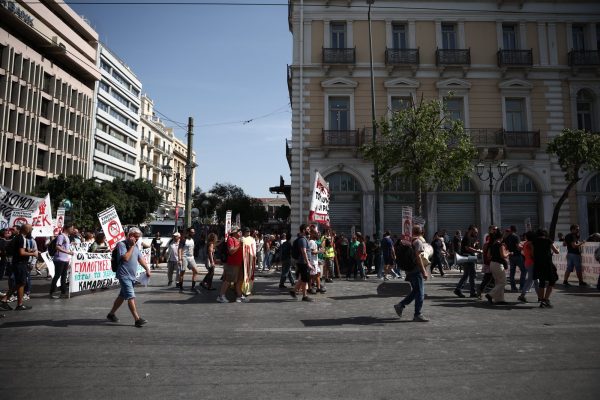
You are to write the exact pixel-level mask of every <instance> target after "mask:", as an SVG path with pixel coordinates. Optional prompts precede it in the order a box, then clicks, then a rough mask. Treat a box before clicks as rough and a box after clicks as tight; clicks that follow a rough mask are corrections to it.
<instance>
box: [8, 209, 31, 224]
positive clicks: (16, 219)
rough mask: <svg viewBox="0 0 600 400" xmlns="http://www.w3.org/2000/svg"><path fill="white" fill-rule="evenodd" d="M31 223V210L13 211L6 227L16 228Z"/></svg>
mask: <svg viewBox="0 0 600 400" xmlns="http://www.w3.org/2000/svg"><path fill="white" fill-rule="evenodd" d="M32 221H33V211H31V210H13V212H12V213H11V214H10V221H9V222H8V226H9V227H11V228H18V227H20V226H21V225H25V224H31V222H32Z"/></svg>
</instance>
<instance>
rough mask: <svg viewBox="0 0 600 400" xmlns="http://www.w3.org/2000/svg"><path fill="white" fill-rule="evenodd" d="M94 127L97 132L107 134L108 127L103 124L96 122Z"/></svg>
mask: <svg viewBox="0 0 600 400" xmlns="http://www.w3.org/2000/svg"><path fill="white" fill-rule="evenodd" d="M96 127H97V128H98V130H100V131H102V132H107V133H108V125H107V124H106V123H105V122H102V121H97V122H96Z"/></svg>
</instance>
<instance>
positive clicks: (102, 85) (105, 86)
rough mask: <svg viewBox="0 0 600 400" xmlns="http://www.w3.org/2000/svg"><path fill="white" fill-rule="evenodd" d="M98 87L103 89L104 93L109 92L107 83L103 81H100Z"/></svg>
mask: <svg viewBox="0 0 600 400" xmlns="http://www.w3.org/2000/svg"><path fill="white" fill-rule="evenodd" d="M100 89H102V90H104V91H105V92H106V93H108V92H110V88H109V87H108V84H107V83H106V82H104V81H100Z"/></svg>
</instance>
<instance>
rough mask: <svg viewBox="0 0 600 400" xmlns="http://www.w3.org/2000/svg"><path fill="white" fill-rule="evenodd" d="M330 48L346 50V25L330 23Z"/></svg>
mask: <svg viewBox="0 0 600 400" xmlns="http://www.w3.org/2000/svg"><path fill="white" fill-rule="evenodd" d="M331 47H332V48H334V49H344V48H346V23H344V22H332V23H331Z"/></svg>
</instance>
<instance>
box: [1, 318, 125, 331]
mask: <svg viewBox="0 0 600 400" xmlns="http://www.w3.org/2000/svg"><path fill="white" fill-rule="evenodd" d="M109 323H110V322H109V321H107V320H106V319H104V318H102V319H63V320H52V319H42V320H37V321H10V322H5V323H3V324H2V325H0V328H1V329H4V328H28V327H33V326H50V327H54V328H68V327H69V326H94V325H107V324H109ZM110 324H111V325H118V324H113V323H110Z"/></svg>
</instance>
